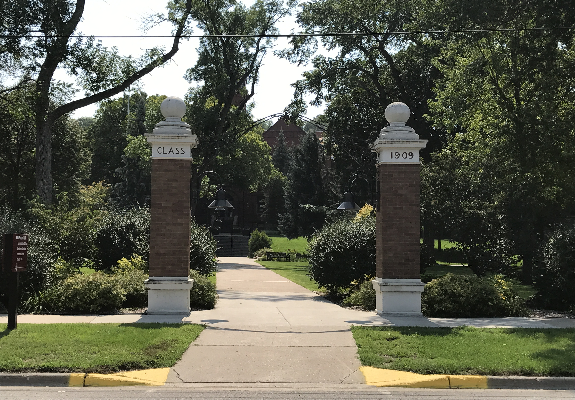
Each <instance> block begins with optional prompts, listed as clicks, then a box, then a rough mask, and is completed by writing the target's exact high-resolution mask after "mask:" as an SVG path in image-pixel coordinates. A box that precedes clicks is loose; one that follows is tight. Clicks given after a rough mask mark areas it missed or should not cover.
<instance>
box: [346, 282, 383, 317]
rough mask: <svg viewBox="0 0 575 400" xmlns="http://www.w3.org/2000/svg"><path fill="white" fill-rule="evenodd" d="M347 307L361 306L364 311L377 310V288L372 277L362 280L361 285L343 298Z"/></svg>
mask: <svg viewBox="0 0 575 400" xmlns="http://www.w3.org/2000/svg"><path fill="white" fill-rule="evenodd" d="M343 305H344V306H347V307H359V308H361V309H362V310H364V311H372V310H375V289H374V288H373V283H372V282H371V279H367V280H365V281H364V282H362V283H361V284H360V285H359V287H358V288H357V289H356V290H354V291H353V292H351V294H350V295H349V297H347V298H345V299H344V300H343Z"/></svg>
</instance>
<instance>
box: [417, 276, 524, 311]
mask: <svg viewBox="0 0 575 400" xmlns="http://www.w3.org/2000/svg"><path fill="white" fill-rule="evenodd" d="M512 286H513V285H512V283H511V282H509V281H507V280H505V279H504V278H503V276H502V275H494V276H486V277H478V276H475V275H454V274H451V273H449V274H447V275H445V276H443V277H441V278H438V279H434V280H432V281H431V282H430V283H428V284H427V285H425V290H424V291H423V294H422V296H421V309H422V312H423V314H424V315H425V316H427V317H438V318H496V317H518V316H523V315H525V313H526V310H525V307H524V302H523V300H522V299H521V298H520V297H519V296H518V295H517V294H516V293H515V291H514V290H513V287H512Z"/></svg>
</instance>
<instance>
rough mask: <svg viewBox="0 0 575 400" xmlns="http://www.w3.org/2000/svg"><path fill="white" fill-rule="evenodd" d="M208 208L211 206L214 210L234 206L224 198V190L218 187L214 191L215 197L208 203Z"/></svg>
mask: <svg viewBox="0 0 575 400" xmlns="http://www.w3.org/2000/svg"><path fill="white" fill-rule="evenodd" d="M208 208H213V209H214V210H216V211H222V210H226V209H228V208H234V206H232V205H231V204H230V202H229V201H227V200H226V191H225V190H224V189H223V188H221V187H220V188H219V189H218V192H217V193H216V199H215V200H214V201H212V202H211V203H210V205H209V206H208Z"/></svg>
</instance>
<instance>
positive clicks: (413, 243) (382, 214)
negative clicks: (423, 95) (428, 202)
mask: <svg viewBox="0 0 575 400" xmlns="http://www.w3.org/2000/svg"><path fill="white" fill-rule="evenodd" d="M409 116H410V110H409V107H407V105H405V104H404V103H399V102H398V103H392V104H390V105H389V106H388V107H387V108H386V110H385V118H386V119H387V121H388V122H389V126H387V127H385V128H383V129H382V130H381V133H380V134H379V137H378V139H377V140H376V141H375V143H374V144H373V147H372V148H373V151H375V152H376V153H377V160H378V161H377V169H378V173H379V199H378V210H377V213H376V278H375V279H374V280H373V287H374V288H375V291H376V311H377V312H378V313H380V314H390V315H421V292H423V287H424V284H423V283H422V282H421V277H420V272H419V271H420V266H419V264H420V261H419V260H420V259H419V253H420V244H419V236H420V221H419V218H420V205H419V192H420V181H421V178H420V163H419V150H420V149H422V148H424V147H425V145H426V144H427V140H420V139H419V136H418V135H417V134H416V133H415V131H414V130H413V128H410V127H409V126H406V125H405V123H406V122H407V120H408V119H409Z"/></svg>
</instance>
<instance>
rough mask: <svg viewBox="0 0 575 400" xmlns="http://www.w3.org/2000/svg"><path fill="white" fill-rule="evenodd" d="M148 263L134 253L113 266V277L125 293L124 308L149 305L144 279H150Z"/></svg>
mask: <svg viewBox="0 0 575 400" xmlns="http://www.w3.org/2000/svg"><path fill="white" fill-rule="evenodd" d="M147 271H148V263H147V262H146V261H145V260H144V259H143V258H142V257H140V256H139V255H137V254H134V255H133V256H132V258H130V259H129V260H128V259H126V258H122V259H121V260H118V264H117V265H116V266H115V267H114V268H112V275H111V278H112V279H113V280H115V282H116V284H117V285H118V286H119V287H120V289H121V290H122V291H123V292H124V293H125V297H126V299H125V300H124V302H123V303H122V308H144V307H146V306H147V305H148V292H147V291H146V288H145V286H144V281H145V280H146V279H148V274H147Z"/></svg>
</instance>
